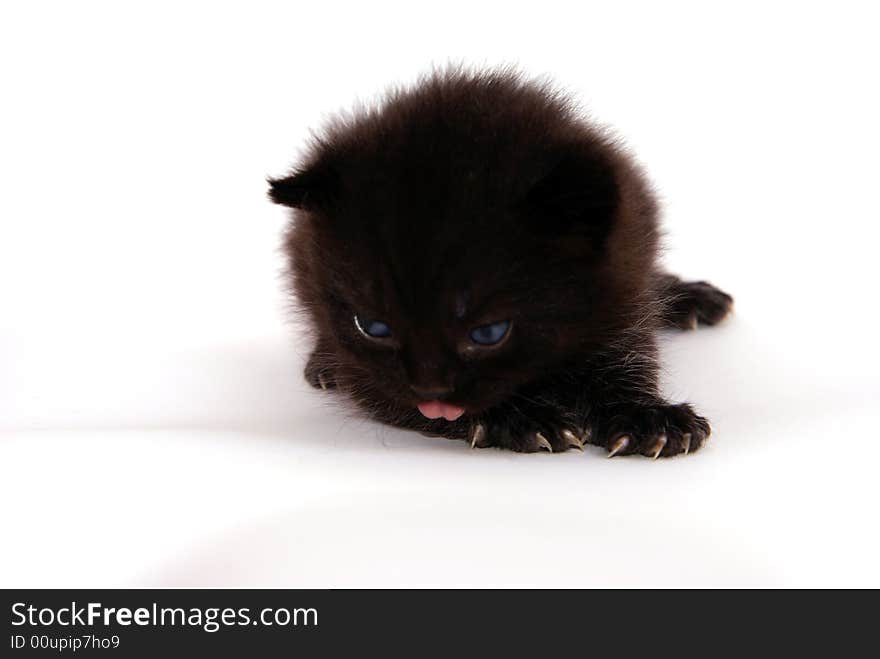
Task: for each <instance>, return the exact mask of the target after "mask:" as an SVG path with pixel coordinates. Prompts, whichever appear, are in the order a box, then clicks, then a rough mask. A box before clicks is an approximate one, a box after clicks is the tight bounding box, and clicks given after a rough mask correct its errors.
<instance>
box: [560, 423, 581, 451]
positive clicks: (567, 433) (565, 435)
mask: <svg viewBox="0 0 880 659" xmlns="http://www.w3.org/2000/svg"><path fill="white" fill-rule="evenodd" d="M559 434H560V435H562V439H564V440H565V441H566V442H568V446H569V447H570V448H576V449H577V450H578V451H583V450H584V443H583V442H582V441H581V440H580V439H578V436H577V435H575V434H574V433H573V432H572V431H571V430H569V429H568V428H565V429H564V430H563V431H562V432H561V433H559Z"/></svg>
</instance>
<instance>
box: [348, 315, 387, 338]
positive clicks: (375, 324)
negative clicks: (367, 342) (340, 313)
mask: <svg viewBox="0 0 880 659" xmlns="http://www.w3.org/2000/svg"><path fill="white" fill-rule="evenodd" d="M354 324H355V327H357V328H358V330H360V333H361V334H363V335H364V336H368V337H370V338H371V339H387V338H388V337H389V336H391V328H390V327H388V325H386V324H385V323H383V322H382V321H381V320H367V319H366V318H361V317H360V316H355V317H354Z"/></svg>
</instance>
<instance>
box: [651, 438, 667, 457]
mask: <svg viewBox="0 0 880 659" xmlns="http://www.w3.org/2000/svg"><path fill="white" fill-rule="evenodd" d="M664 446H666V435H660V436H659V437H658V438H657V441H655V442H654V449H653V451H652V452H651V453H650V454H649V457H650V458H651V459H652V460H656V459H657V458H659V457H660V453H661V452H662V451H663V447H664Z"/></svg>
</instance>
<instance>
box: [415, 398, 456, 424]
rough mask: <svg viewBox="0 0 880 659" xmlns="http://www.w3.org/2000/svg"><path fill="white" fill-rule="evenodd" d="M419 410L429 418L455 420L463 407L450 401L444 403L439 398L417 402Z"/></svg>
mask: <svg viewBox="0 0 880 659" xmlns="http://www.w3.org/2000/svg"><path fill="white" fill-rule="evenodd" d="M417 407H418V408H419V412H421V413H422V415H423V416H426V417H427V418H429V419H446V420H447V421H455V420H456V419H458V418H459V417H460V416H461V415H462V414H464V408H463V407H459V406H458V405H453V404H452V403H444V402H443V401H440V400H426V401H424V402H422V403H419V404H418V406H417Z"/></svg>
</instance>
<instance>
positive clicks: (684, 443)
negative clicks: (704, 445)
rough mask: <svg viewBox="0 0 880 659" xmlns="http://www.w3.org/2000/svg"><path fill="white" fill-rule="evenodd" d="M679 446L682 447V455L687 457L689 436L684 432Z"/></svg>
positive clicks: (689, 445) (689, 444)
mask: <svg viewBox="0 0 880 659" xmlns="http://www.w3.org/2000/svg"><path fill="white" fill-rule="evenodd" d="M681 445H682V446H683V447H684V454H685V455H687V454H688V453H690V451H691V434H690V433H689V432H686V433H685V434H684V435H682V437H681Z"/></svg>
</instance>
